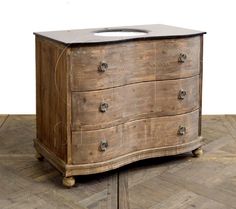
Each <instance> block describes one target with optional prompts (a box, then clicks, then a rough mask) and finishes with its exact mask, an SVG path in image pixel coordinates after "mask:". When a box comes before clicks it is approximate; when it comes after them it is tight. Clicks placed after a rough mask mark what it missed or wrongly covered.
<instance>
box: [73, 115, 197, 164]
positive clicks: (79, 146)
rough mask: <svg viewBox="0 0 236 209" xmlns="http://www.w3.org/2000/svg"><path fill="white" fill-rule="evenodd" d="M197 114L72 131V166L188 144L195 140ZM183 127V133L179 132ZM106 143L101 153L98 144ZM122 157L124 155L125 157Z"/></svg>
mask: <svg viewBox="0 0 236 209" xmlns="http://www.w3.org/2000/svg"><path fill="white" fill-rule="evenodd" d="M198 117H199V112H198V111H194V112H192V113H188V114H185V115H178V116H169V117H157V118H150V119H143V120H135V121H132V122H129V123H125V124H122V125H118V126H116V127H111V128H106V129H100V130H95V131H77V132H72V163H73V164H75V165H76V164H80V163H95V162H102V161H106V160H110V159H112V158H116V157H119V156H124V155H125V154H129V153H132V152H136V151H139V150H145V149H152V148H163V149H165V148H166V147H168V146H176V145H180V144H185V143H189V142H191V141H193V140H196V139H197V137H198V129H196V127H197V126H198ZM180 126H184V127H186V134H184V135H180V134H179V133H178V130H179V127H180ZM103 140H106V141H107V143H108V147H107V150H106V151H104V152H101V151H100V143H101V141H103ZM124 158H125V156H124Z"/></svg>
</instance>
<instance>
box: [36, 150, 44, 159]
mask: <svg viewBox="0 0 236 209" xmlns="http://www.w3.org/2000/svg"><path fill="white" fill-rule="evenodd" d="M35 157H36V159H37V160H39V161H43V159H44V157H43V156H42V155H41V154H40V153H38V152H36V153H35Z"/></svg>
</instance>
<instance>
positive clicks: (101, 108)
mask: <svg viewBox="0 0 236 209" xmlns="http://www.w3.org/2000/svg"><path fill="white" fill-rule="evenodd" d="M108 107H109V105H108V104H107V103H106V102H102V103H101V104H100V108H99V110H100V112H106V111H107V110H108Z"/></svg>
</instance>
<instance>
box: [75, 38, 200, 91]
mask: <svg viewBox="0 0 236 209" xmlns="http://www.w3.org/2000/svg"><path fill="white" fill-rule="evenodd" d="M199 70H200V36H195V37H191V38H181V39H165V40H164V39H163V40H147V41H133V42H123V43H116V44H107V45H93V46H81V47H78V48H73V49H72V53H71V89H72V90H73V91H87V90H98V89H105V88H111V87H116V86H121V85H125V84H131V83H137V82H143V81H153V80H165V79H176V78H186V77H190V76H194V75H197V74H199Z"/></svg>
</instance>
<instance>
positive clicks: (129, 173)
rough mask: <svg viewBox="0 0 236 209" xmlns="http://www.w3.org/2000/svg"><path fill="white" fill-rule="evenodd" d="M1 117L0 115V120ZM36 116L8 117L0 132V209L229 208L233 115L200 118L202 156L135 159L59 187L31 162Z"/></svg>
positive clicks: (235, 145) (234, 164)
mask: <svg viewBox="0 0 236 209" xmlns="http://www.w3.org/2000/svg"><path fill="white" fill-rule="evenodd" d="M0 118H1V117H0ZM35 119H36V117H35V116H33V115H17V116H16V115H15V116H13V115H10V116H9V117H8V118H7V120H6V121H5V122H4V124H3V126H2V127H1V128H0V143H1V146H0V173H1V178H0V184H1V187H0V204H1V208H4V209H16V208H17V209H25V208H38V209H45V208H48V209H55V208H60V209H72V208H76V209H77V208H78V209H101V208H105V209H126V208H130V209H144V208H145V209H146V208H151V209H156V208H162V209H177V208H183V209H189V208H197V209H235V208H236V207H235V205H236V202H235V200H236V198H235V197H236V190H235V173H236V155H235V149H236V140H235V134H236V116H235V115H226V116H225V115H217V116H214V115H209V116H203V117H202V121H203V125H202V134H203V136H204V145H203V149H204V150H205V154H204V155H203V157H201V158H192V156H191V154H188V153H186V154H183V155H178V156H173V157H164V158H155V159H149V160H145V161H139V162H136V163H133V164H130V165H128V166H125V167H123V168H121V169H119V170H115V171H110V172H106V173H102V174H96V175H86V176H79V177H78V178H76V180H77V186H76V187H74V188H72V189H70V190H67V189H64V188H62V186H61V174H60V173H59V172H57V171H56V170H55V169H54V167H52V166H51V164H49V163H48V162H47V161H43V162H41V163H39V162H37V161H36V159H35V158H34V150H33V145H32V138H35V136H36V130H35V126H36V122H35Z"/></svg>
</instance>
